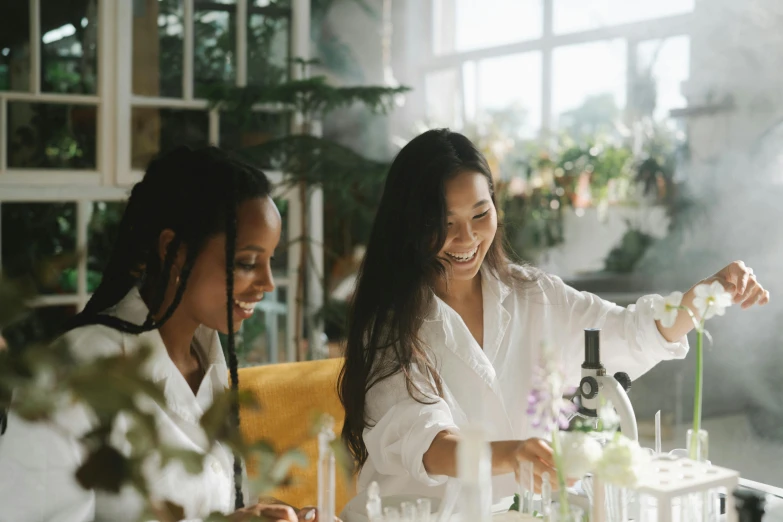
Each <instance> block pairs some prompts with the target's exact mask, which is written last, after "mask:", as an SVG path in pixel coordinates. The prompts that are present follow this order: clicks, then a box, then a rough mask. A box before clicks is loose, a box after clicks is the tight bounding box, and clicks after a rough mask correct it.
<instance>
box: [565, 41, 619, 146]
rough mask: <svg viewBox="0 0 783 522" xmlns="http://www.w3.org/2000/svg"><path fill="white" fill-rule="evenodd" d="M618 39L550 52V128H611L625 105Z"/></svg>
mask: <svg viewBox="0 0 783 522" xmlns="http://www.w3.org/2000/svg"><path fill="white" fill-rule="evenodd" d="M625 96H626V45H625V42H623V41H622V40H611V41H604V42H591V43H585V44H579V45H569V46H565V47H557V48H555V50H554V51H553V53H552V114H553V116H554V119H553V127H555V128H557V129H558V130H561V131H566V132H569V133H570V134H577V135H585V134H595V133H596V132H600V131H605V130H607V129H611V127H612V126H613V124H614V123H615V122H616V121H617V120H618V119H619V117H620V113H621V111H622V110H623V109H624V108H625Z"/></svg>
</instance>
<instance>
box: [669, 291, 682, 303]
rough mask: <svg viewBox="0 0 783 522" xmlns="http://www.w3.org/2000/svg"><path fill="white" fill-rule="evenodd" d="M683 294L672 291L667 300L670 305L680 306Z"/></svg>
mask: <svg viewBox="0 0 783 522" xmlns="http://www.w3.org/2000/svg"><path fill="white" fill-rule="evenodd" d="M682 296H683V294H682V292H672V293H671V294H669V295H668V296H667V297H666V299H665V302H666V304H667V305H669V306H680V304H682Z"/></svg>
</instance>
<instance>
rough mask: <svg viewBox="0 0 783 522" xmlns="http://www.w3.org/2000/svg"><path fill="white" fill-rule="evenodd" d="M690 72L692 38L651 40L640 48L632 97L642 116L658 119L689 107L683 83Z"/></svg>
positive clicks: (680, 37) (640, 45) (640, 44)
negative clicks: (670, 112)
mask: <svg viewBox="0 0 783 522" xmlns="http://www.w3.org/2000/svg"><path fill="white" fill-rule="evenodd" d="M689 75H690V38H689V37H688V36H678V37H676V38H667V39H664V40H647V41H644V42H641V43H639V46H638V48H637V67H636V78H635V79H634V84H633V86H632V88H633V92H632V94H631V96H630V99H632V100H633V103H634V108H635V109H636V111H637V112H638V113H640V114H641V115H651V116H653V117H654V118H655V119H656V120H663V119H666V118H668V117H669V111H670V110H672V109H675V108H681V107H685V105H686V104H687V100H686V99H685V96H683V94H682V86H683V83H684V82H685V81H687V80H688V77H689Z"/></svg>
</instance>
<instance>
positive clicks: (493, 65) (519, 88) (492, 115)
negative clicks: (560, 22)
mask: <svg viewBox="0 0 783 522" xmlns="http://www.w3.org/2000/svg"><path fill="white" fill-rule="evenodd" d="M466 87H467V85H466ZM475 96H476V106H477V107H478V111H479V116H478V118H477V120H478V121H480V122H485V121H486V120H488V119H489V120H493V121H495V122H496V123H497V124H501V125H503V126H505V129H504V130H506V131H507V132H509V133H511V134H512V136H513V137H519V138H525V139H531V138H534V137H535V136H536V134H537V132H538V129H540V128H541V53H540V52H530V53H520V54H510V55H506V56H499V57H497V58H487V59H486V60H481V61H480V62H478V70H477V72H476V89H475ZM498 120H502V122H501V121H498Z"/></svg>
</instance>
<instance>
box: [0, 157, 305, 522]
mask: <svg viewBox="0 0 783 522" xmlns="http://www.w3.org/2000/svg"><path fill="white" fill-rule="evenodd" d="M270 192H271V186H270V183H269V180H268V179H267V178H266V176H265V175H264V173H263V172H261V171H260V170H258V169H255V168H253V167H251V166H249V165H246V164H244V163H241V162H239V161H238V160H236V159H234V158H232V157H230V156H229V155H227V154H226V153H224V152H222V151H220V150H218V149H216V148H213V147H209V148H202V149H198V150H191V149H188V148H179V149H176V150H174V151H172V152H171V153H169V154H166V155H164V156H162V157H160V158H158V159H156V160H154V161H153V162H152V163H151V164H150V166H149V168H148V169H147V172H146V174H145V176H144V179H143V180H142V181H141V182H139V183H138V184H137V185H136V186H135V187H134V188H133V191H132V193H131V196H130V199H129V200H128V204H127V207H126V210H125V213H124V215H123V218H122V222H121V224H120V231H119V234H118V237H117V240H116V244H115V247H114V250H113V252H112V255H111V258H110V260H109V263H108V265H107V268H106V270H105V272H104V274H103V278H102V281H101V284H100V286H99V287H98V288H97V289H96V291H95V293H94V295H93V296H92V298H91V299H90V301H89V303H88V304H87V306H86V307H85V309H84V311H83V312H82V313H81V314H79V315H78V316H76V318H75V319H74V322H73V324H72V325H71V327H70V329H69V331H68V332H67V333H66V334H65V337H66V341H67V342H68V344H69V346H70V347H71V349H72V350H74V351H75V353H76V356H77V357H79V358H84V359H85V360H86V359H90V358H95V357H100V356H110V355H117V354H120V353H129V351H132V350H134V349H137V348H138V346H140V345H142V344H143V345H147V346H150V347H152V356H151V361H150V370H149V371H150V376H151V378H152V379H153V380H154V381H155V382H158V383H159V384H161V385H162V388H163V390H164V394H165V398H166V403H167V404H166V407H157V409H156V410H155V416H156V421H157V425H158V429H159V431H160V437H161V441H162V442H163V443H164V444H166V445H170V446H176V447H181V448H183V449H188V450H194V451H199V452H201V453H203V454H204V455H205V461H204V469H203V471H202V473H200V474H196V475H191V474H189V473H187V471H186V470H185V469H184V468H183V467H182V466H181V465H180V464H179V463H170V464H168V465H167V466H165V467H161V466H157V465H155V466H151V468H150V469H149V470H146V469H145V473H146V474H147V475H148V476H147V480H148V485H149V487H150V491H151V494H152V495H154V496H155V497H157V498H159V499H166V500H170V501H172V502H174V503H176V504H179V505H181V506H182V507H183V508H184V510H185V515H186V518H187V519H189V520H198V519H201V518H203V517H206V516H207V515H208V514H209V513H211V512H215V511H218V512H222V513H225V514H231V519H232V520H237V521H239V520H249V519H251V518H253V517H258V516H260V517H262V518H261V519H262V520H275V521H277V520H286V521H296V520H297V513H295V512H294V510H293V509H291V508H290V507H287V506H282V505H258V504H256V505H252V506H250V507H244V505H245V502H246V501H247V499H248V498H249V494H248V491H247V488H243V480H242V477H243V472H242V462H241V460H240V459H239V458H236V457H235V456H233V455H232V454H231V451H230V450H229V449H228V448H226V447H225V446H223V445H221V444H217V445H215V446H213V447H209V445H208V443H207V440H206V437H205V435H204V433H203V431H202V430H201V428H200V427H199V420H200V417H201V414H202V413H203V412H204V411H205V410H206V409H207V408H208V407H209V405H210V404H211V402H212V400H213V398H214V394H215V393H219V392H222V391H223V390H224V389H225V388H227V387H228V379H227V375H226V374H227V373H229V372H230V376H231V384H230V385H231V387H232V388H233V389H234V390H236V388H237V386H238V374H237V357H236V351H235V347H234V332H235V331H237V330H238V329H239V327H240V325H241V324H242V321H244V320H245V319H247V318H249V317H250V316H251V315H252V314H253V310H254V308H255V305H256V304H257V303H258V301H260V300H261V299H262V298H263V296H264V294H265V293H266V292H269V291H271V290H273V289H274V281H273V278H272V269H271V265H270V261H271V259H272V255H273V253H274V250H275V248H276V247H277V244H278V242H279V240H280V232H281V218H280V214H279V212H278V210H277V207H276V206H275V204H274V202H273V201H272V198H271V197H270ZM217 332H222V333H224V334H226V335H227V338H228V343H227V346H226V353H227V354H228V365H226V360H225V358H224V355H223V350H222V349H221V346H220V342H219V339H218V335H217ZM226 366H228V371H227V368H226ZM232 413H233V415H232V417H233V419H231V420H232V421H233V422H234V424H235V426H238V425H239V408H238V406H237V405H236V404H235V405H234V408H233V412H232ZM58 421H59V423H58V424H60V425H62V426H64V427H65V428H66V429H67V430H68V432H67V433H63V432H62V430H54V429H53V428H51V427H50V426H46V425H40V424H34V423H27V422H25V421H23V420H22V419H20V418H19V417H15V416H14V415H13V414H11V415H10V417H9V422H8V430H7V432H6V433H5V435H4V436H3V437H2V438H0V470H2V473H0V506H1V507H0V521H6V520H8V521H10V520H13V521H14V522H23V521H27V520H36V521H38V520H47V521H51V520H57V521H78V522H82V521H91V520H111V521H126V520H127V521H135V520H137V519H138V516H139V515H140V511H141V508H142V501H141V498H140V497H139V496H138V495H137V494H136V493H135V491H133V490H131V489H130V488H126V489H125V490H122V491H121V492H120V493H119V494H117V495H113V494H107V493H104V492H99V491H87V490H84V489H82V488H81V487H80V486H79V485H78V484H77V482H76V480H75V478H74V472H75V470H76V469H77V468H78V467H79V465H80V464H81V462H82V459H83V454H82V451H81V449H80V447H79V444H78V439H79V437H81V436H82V435H84V434H85V433H87V432H88V431H89V430H90V429H91V422H90V420H89V415H88V414H87V412H86V411H84V410H83V409H78V408H72V409H71V410H69V411H67V412H65V413H64V415H63V416H62V417H59V418H58ZM127 429H128V426H127V425H123V422H122V419H121V417H119V418H118V420H117V422H115V426H114V432H113V433H112V444H114V445H116V447H117V448H118V449H119V450H120V451H123V447H126V448H127V441H126V440H124V435H122V434H123V433H124V431H125V430H127ZM115 438H116V439H117V440H116V442H115ZM145 465H146V464H145ZM303 519H305V520H312V519H314V512H313V511H312V510H308V511H307V512H306V514H303Z"/></svg>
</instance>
